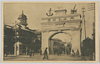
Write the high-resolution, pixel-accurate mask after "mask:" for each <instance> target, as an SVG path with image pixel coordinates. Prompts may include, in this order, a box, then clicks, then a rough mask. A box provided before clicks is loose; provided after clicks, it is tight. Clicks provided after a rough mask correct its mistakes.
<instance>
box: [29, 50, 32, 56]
mask: <svg viewBox="0 0 100 64" xmlns="http://www.w3.org/2000/svg"><path fill="white" fill-rule="evenodd" d="M29 52H30V57H31V56H32V50H31V49H30V50H29Z"/></svg>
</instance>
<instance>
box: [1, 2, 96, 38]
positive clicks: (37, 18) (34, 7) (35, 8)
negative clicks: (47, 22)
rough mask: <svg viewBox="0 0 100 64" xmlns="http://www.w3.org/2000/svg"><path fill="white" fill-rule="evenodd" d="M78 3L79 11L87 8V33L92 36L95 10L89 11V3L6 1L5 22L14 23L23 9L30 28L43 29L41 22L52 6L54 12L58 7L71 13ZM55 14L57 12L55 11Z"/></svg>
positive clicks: (4, 6)
mask: <svg viewBox="0 0 100 64" xmlns="http://www.w3.org/2000/svg"><path fill="white" fill-rule="evenodd" d="M75 4H76V9H77V13H80V14H82V10H81V9H82V8H83V7H84V8H85V11H86V12H85V20H86V35H87V37H90V38H92V33H93V22H94V10H92V11H88V8H89V6H88V4H87V3H39V2H38V3H5V4H4V5H3V21H4V24H7V25H11V26H13V25H14V22H15V21H17V22H19V20H18V19H17V18H18V17H19V15H21V13H22V10H23V12H24V14H25V15H26V16H27V18H28V19H27V23H28V27H29V28H30V29H37V30H40V29H41V23H42V22H44V20H42V18H45V17H47V16H46V13H48V10H49V9H50V8H52V13H54V11H55V10H57V9H58V7H60V8H62V9H66V10H67V14H70V11H71V9H73V7H74V5H75ZM54 15H55V13H54Z"/></svg>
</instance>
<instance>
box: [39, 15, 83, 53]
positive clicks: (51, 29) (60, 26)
mask: <svg viewBox="0 0 100 64" xmlns="http://www.w3.org/2000/svg"><path fill="white" fill-rule="evenodd" d="M71 17H73V18H74V19H70V18H71ZM65 18H66V19H65ZM42 19H43V20H48V22H44V23H41V25H42V28H43V29H42V45H41V49H42V53H44V50H45V48H46V47H47V48H48V52H49V43H50V41H49V39H50V38H52V37H53V36H54V35H56V34H58V33H66V34H70V36H71V39H72V40H71V44H72V49H73V50H74V51H75V52H77V50H79V53H80V42H81V22H82V21H81V14H70V15H64V16H49V17H47V18H42Z"/></svg>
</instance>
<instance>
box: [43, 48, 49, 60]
mask: <svg viewBox="0 0 100 64" xmlns="http://www.w3.org/2000/svg"><path fill="white" fill-rule="evenodd" d="M44 59H48V54H47V47H46V49H45V51H44V57H43V60H44Z"/></svg>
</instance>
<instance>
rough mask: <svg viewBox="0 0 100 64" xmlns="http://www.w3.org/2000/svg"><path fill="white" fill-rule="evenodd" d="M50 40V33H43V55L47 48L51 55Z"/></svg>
mask: <svg viewBox="0 0 100 64" xmlns="http://www.w3.org/2000/svg"><path fill="white" fill-rule="evenodd" d="M48 38H49V33H48V32H47V31H46V32H42V46H41V50H42V54H43V53H44V51H45V49H46V47H47V52H48V54H49V43H48Z"/></svg>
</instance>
